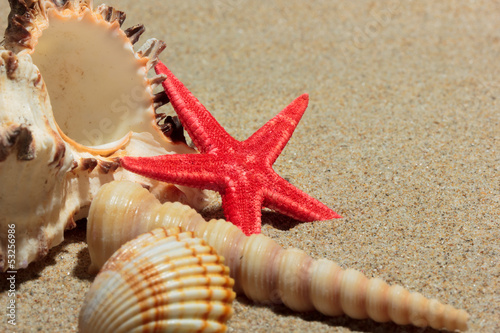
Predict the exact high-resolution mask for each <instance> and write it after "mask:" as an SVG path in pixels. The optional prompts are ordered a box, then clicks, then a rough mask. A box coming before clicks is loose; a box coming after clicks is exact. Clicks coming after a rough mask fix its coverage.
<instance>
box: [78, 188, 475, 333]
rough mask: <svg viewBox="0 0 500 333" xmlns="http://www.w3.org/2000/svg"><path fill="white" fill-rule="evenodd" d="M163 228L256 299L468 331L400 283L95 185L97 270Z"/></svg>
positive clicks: (92, 248)
mask: <svg viewBox="0 0 500 333" xmlns="http://www.w3.org/2000/svg"><path fill="white" fill-rule="evenodd" d="M160 226H163V227H165V228H171V227H181V228H182V229H183V230H187V231H192V232H193V233H194V235H195V236H196V237H200V238H202V239H204V240H205V241H206V242H207V244H209V245H210V246H213V247H214V248H215V250H216V251H217V253H218V254H220V255H222V256H223V257H224V258H225V259H226V264H227V265H228V266H229V268H230V274H231V277H233V278H234V280H235V286H234V289H235V291H236V292H238V293H241V292H242V293H244V294H245V295H246V296H247V297H248V298H250V299H251V300H254V301H257V302H273V303H275V302H283V303H284V304H285V305H286V306H288V307H289V308H291V309H292V310H296V311H310V310H317V311H319V312H321V313H323V314H325V315H329V316H336V315H341V314H346V315H348V316H350V317H352V318H357V319H363V318H371V319H373V320H375V321H378V322H387V321H393V322H395V323H397V324H401V325H406V324H412V325H415V326H421V327H424V326H431V327H433V328H436V329H440V328H445V329H448V330H450V331H452V330H455V329H460V330H466V329H467V321H468V317H469V316H468V314H467V313H466V312H465V311H464V310H457V309H455V308H453V307H452V306H450V305H443V304H442V303H440V302H439V301H437V300H435V299H427V298H425V297H424V296H422V295H421V294H420V293H416V292H413V293H410V292H409V291H407V290H406V289H404V288H403V287H401V286H398V285H394V286H389V285H388V284H387V283H385V282H384V281H382V280H380V279H378V278H372V279H370V278H367V277H366V276H365V275H363V274H362V273H361V272H359V271H356V270H353V269H347V270H344V269H342V268H340V267H339V266H338V265H337V264H336V263H334V262H332V261H330V260H326V259H320V260H314V259H312V258H311V257H310V256H308V255H307V254H306V253H305V252H304V251H301V250H298V249H295V248H290V249H286V250H284V249H283V248H281V247H280V246H279V245H278V244H277V243H276V242H275V241H273V240H272V239H270V238H268V237H266V236H264V235H252V236H250V237H248V236H245V235H244V234H243V232H241V230H239V229H238V228H237V227H236V226H234V225H233V224H232V223H230V222H226V221H224V220H211V221H210V222H206V221H205V220H204V219H203V217H202V216H201V215H199V214H198V213H197V212H196V211H194V210H193V209H191V208H189V207H187V206H185V205H182V204H180V203H165V204H163V205H162V204H161V203H160V202H159V201H158V200H157V199H156V198H154V196H152V195H151V194H150V193H148V192H147V191H146V190H143V189H141V188H140V187H139V186H138V185H137V184H133V183H131V182H127V181H116V182H112V183H109V184H106V185H105V186H103V187H102V188H101V190H100V191H99V193H98V194H97V196H96V198H95V200H94V201H93V202H92V205H91V207H90V212H89V217H88V224H87V243H88V246H89V252H90V257H91V261H92V263H91V267H90V269H89V270H90V271H91V272H92V271H94V272H95V271H96V270H97V269H99V267H101V265H102V264H103V263H104V261H105V260H106V259H107V258H108V257H109V256H110V255H111V254H112V253H113V252H114V251H115V250H116V249H117V248H118V247H119V246H120V245H121V244H122V243H124V242H126V241H128V240H129V239H131V238H134V237H135V236H136V235H138V234H141V233H143V232H146V231H148V230H152V229H155V228H157V227H160Z"/></svg>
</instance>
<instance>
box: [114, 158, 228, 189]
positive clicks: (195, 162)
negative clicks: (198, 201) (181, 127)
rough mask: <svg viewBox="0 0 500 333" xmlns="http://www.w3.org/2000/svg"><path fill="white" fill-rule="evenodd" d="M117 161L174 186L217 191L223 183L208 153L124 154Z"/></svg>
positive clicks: (124, 166) (128, 168)
mask: <svg viewBox="0 0 500 333" xmlns="http://www.w3.org/2000/svg"><path fill="white" fill-rule="evenodd" d="M120 164H121V166H122V167H123V168H125V169H126V170H129V171H131V172H134V173H137V174H139V175H142V176H145V177H149V178H153V179H156V180H160V181H164V182H168V183H173V184H178V185H184V186H189V187H196V188H203V189H211V190H219V188H220V184H221V183H223V180H221V179H220V175H219V174H218V171H217V170H218V168H219V166H218V162H217V161H216V160H215V158H214V157H213V156H211V155H208V154H203V155H202V154H172V155H162V156H151V157H131V156H125V157H122V158H121V159H120Z"/></svg>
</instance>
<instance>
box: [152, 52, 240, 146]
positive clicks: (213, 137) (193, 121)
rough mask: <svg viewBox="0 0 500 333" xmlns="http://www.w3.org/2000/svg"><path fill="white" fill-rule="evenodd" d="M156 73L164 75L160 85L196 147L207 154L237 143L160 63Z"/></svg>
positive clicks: (156, 67)
mask: <svg viewBox="0 0 500 333" xmlns="http://www.w3.org/2000/svg"><path fill="white" fill-rule="evenodd" d="M155 70H156V73H157V74H159V73H161V74H166V75H167V79H166V80H165V81H163V83H162V85H163V88H164V89H165V92H166V93H167V96H168V98H169V99H170V102H171V104H172V106H173V108H174V110H175V112H176V113H177V115H178V116H179V119H180V121H181V123H182V125H183V126H184V128H185V129H186V131H187V132H188V134H189V136H190V137H191V139H192V140H193V142H194V144H195V145H196V147H197V148H198V149H199V150H200V151H201V152H202V153H207V152H209V151H211V150H212V149H223V148H224V147H225V146H227V145H228V144H235V143H236V142H238V141H237V140H236V139H234V138H233V137H231V136H230V135H229V134H228V133H227V132H226V130H225V129H224V128H223V127H222V126H221V125H220V124H219V123H218V122H217V120H215V118H214V117H213V116H212V115H211V114H210V112H209V111H208V110H207V109H206V108H205V107H204V106H203V105H202V104H201V103H200V102H199V101H198V99H197V98H196V97H194V96H193V94H191V92H190V91H189V90H188V89H187V88H186V87H185V86H184V84H182V82H181V81H179V80H178V79H177V78H176V77H175V76H174V75H173V74H172V72H171V71H170V70H169V69H168V68H167V66H165V65H164V64H163V63H162V62H161V61H159V62H158V64H157V65H156V66H155Z"/></svg>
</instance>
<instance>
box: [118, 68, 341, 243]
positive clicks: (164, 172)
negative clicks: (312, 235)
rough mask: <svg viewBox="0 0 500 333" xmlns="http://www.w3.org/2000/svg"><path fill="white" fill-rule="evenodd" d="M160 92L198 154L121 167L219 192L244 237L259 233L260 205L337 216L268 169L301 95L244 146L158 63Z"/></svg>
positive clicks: (296, 214) (300, 216) (295, 118)
mask: <svg viewBox="0 0 500 333" xmlns="http://www.w3.org/2000/svg"><path fill="white" fill-rule="evenodd" d="M155 69H156V72H157V73H163V74H166V75H167V79H166V80H165V81H164V82H163V87H164V89H165V92H166V93H167V95H168V97H169V99H170V102H171V103H172V106H173V107H174V109H175V111H176V112H177V115H178V116H179V119H180V121H181V123H182V124H183V125H184V127H185V128H186V130H187V132H188V134H189V136H190V137H191V139H192V140H193V142H194V144H195V145H196V147H197V148H198V149H199V151H200V152H201V154H174V155H163V156H154V157H129V156H127V157H123V158H122V159H121V165H122V166H123V167H124V168H125V169H127V170H130V171H132V172H135V173H138V174H141V175H144V176H147V177H150V178H154V179H157V180H161V181H165V182H169V183H174V184H179V185H186V186H190V187H197V188H203V189H210V190H215V191H218V192H219V193H220V194H221V196H222V206H223V209H224V214H225V216H226V218H227V220H229V221H231V222H232V223H234V224H235V225H237V226H238V227H239V228H240V229H241V230H242V231H243V232H244V233H245V234H247V235H251V234H258V233H260V227H261V209H262V206H265V207H268V208H271V209H273V210H275V211H278V212H280V213H282V214H285V215H288V216H290V217H293V218H294V219H297V220H300V221H317V220H327V219H332V218H338V217H340V216H339V215H338V214H337V213H335V212H334V211H332V210H331V209H330V208H328V207H327V206H325V205H324V204H322V203H321V202H319V201H318V200H316V199H314V198H312V197H310V196H309V195H307V194H306V193H304V192H302V191H300V190H299V189H297V188H296V187H294V186H293V185H291V184H290V183H289V182H287V181H286V180H285V179H283V178H281V177H280V176H279V175H278V174H277V173H276V172H275V171H274V170H273V169H272V165H273V163H274V162H275V161H276V159H277V158H278V156H279V154H280V153H281V151H282V150H283V148H284V147H285V145H286V143H287V142H288V140H289V139H290V137H291V136H292V133H293V131H294V130H295V127H296V126H297V124H298V122H299V121H300V118H301V117H302V115H303V113H304V111H305V110H306V107H307V103H308V100H309V97H308V95H307V94H304V95H302V96H300V97H299V98H297V99H296V100H294V101H293V102H292V103H291V104H290V105H288V106H287V107H286V108H285V109H284V110H283V111H281V112H280V113H279V114H278V115H277V116H275V117H274V118H273V119H271V120H270V121H269V122H267V123H266V124H265V125H264V126H263V127H262V128H260V129H259V130H258V131H257V132H255V133H254V134H253V135H252V136H251V137H250V138H248V139H247V140H245V141H238V140H236V139H234V138H233V137H231V136H230V135H229V134H228V133H227V132H226V131H225V130H224V128H223V127H222V126H221V125H220V124H219V123H218V122H217V121H216V120H215V118H214V117H213V116H212V115H211V114H210V112H208V110H207V109H205V107H204V106H203V105H202V104H201V103H200V102H199V101H198V100H197V99H196V98H195V97H194V96H193V95H192V94H191V92H189V90H188V89H187V88H186V87H185V86H184V85H183V84H182V82H180V81H179V80H178V79H177V78H176V77H175V76H174V75H173V74H172V73H171V72H170V70H169V69H168V68H167V67H166V66H165V65H164V64H162V63H161V62H159V63H158V64H157V65H156V67H155Z"/></svg>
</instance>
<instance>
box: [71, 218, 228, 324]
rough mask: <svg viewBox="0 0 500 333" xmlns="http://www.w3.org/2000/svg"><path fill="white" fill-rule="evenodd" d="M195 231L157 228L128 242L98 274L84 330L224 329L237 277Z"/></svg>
mask: <svg viewBox="0 0 500 333" xmlns="http://www.w3.org/2000/svg"><path fill="white" fill-rule="evenodd" d="M223 262H224V258H223V257H220V256H218V255H217V254H216V253H215V251H214V249H213V248H212V247H210V246H208V245H206V244H205V242H204V241H203V240H202V239H200V238H195V237H194V236H193V233H191V232H181V229H180V228H173V229H168V230H167V229H165V228H157V229H155V230H153V231H151V232H148V233H145V234H142V235H140V236H139V237H137V238H135V239H133V240H131V241H129V242H128V243H126V244H124V245H123V246H122V247H120V249H119V250H118V251H116V252H115V253H114V254H113V255H112V256H111V258H110V259H109V260H108V261H107V262H106V264H105V265H104V266H103V268H102V269H101V271H100V273H99V274H98V275H97V277H96V278H95V280H94V282H93V284H92V286H91V287H90V290H89V291H88V292H87V295H86V296H85V300H84V303H83V306H82V309H81V312H80V318H79V329H80V332H82V333H85V332H91V333H97V332H116V333H120V332H153V331H154V332H225V331H226V325H225V323H226V321H227V320H229V318H230V317H231V315H232V313H233V310H232V307H231V303H232V301H233V300H234V297H235V295H236V294H235V293H234V292H233V290H232V289H231V287H232V286H233V284H234V280H233V279H232V278H230V277H229V268H228V267H227V266H225V265H224V264H223Z"/></svg>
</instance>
